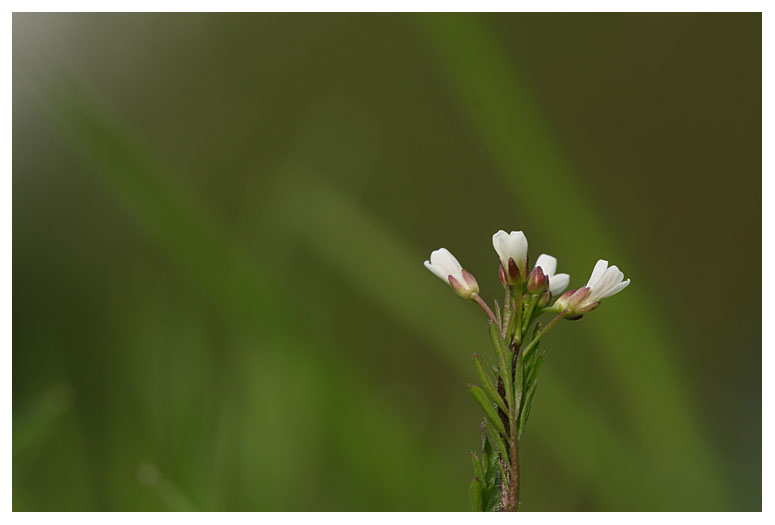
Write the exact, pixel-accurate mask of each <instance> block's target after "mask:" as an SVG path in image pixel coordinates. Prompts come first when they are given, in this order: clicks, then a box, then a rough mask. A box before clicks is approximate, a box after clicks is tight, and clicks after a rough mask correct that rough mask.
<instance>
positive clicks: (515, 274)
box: [506, 257, 522, 284]
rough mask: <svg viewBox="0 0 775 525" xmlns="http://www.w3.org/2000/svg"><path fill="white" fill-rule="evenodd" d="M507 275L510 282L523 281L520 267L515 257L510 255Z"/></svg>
mask: <svg viewBox="0 0 775 525" xmlns="http://www.w3.org/2000/svg"><path fill="white" fill-rule="evenodd" d="M506 275H507V277H508V281H509V284H519V283H521V282H522V273H521V272H520V271H519V267H518V266H517V263H516V261H514V258H513V257H509V268H508V272H506Z"/></svg>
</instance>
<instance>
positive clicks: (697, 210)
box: [13, 13, 761, 511]
mask: <svg viewBox="0 0 775 525" xmlns="http://www.w3.org/2000/svg"><path fill="white" fill-rule="evenodd" d="M13 172H14V173H13V204H14V207H13V233H14V236H13V269H14V274H13V286H14V295H13V314H14V315H13V333H14V337H13V344H14V351H13V506H14V509H15V510H165V509H169V510H188V509H192V510H391V511H392V510H467V509H468V508H469V502H468V496H467V486H468V483H469V481H470V479H471V477H472V473H471V466H470V461H469V457H468V453H469V450H470V449H473V448H477V447H478V443H479V440H480V437H479V429H478V426H479V420H480V417H481V416H480V412H479V409H478V407H477V406H476V405H475V403H474V402H473V401H472V400H471V399H470V398H469V396H468V393H467V392H466V389H465V384H466V383H467V382H473V381H475V379H476V378H475V372H474V369H473V366H472V365H471V354H472V353H473V352H475V351H476V352H480V353H482V354H484V355H488V356H489V353H490V349H489V343H488V337H487V330H486V321H485V317H484V315H483V314H482V313H481V311H479V310H478V309H477V308H476V307H475V305H473V304H472V303H468V302H466V301H462V300H460V299H459V298H457V297H456V296H455V295H454V294H453V293H452V292H451V291H450V290H449V288H448V287H447V286H445V285H444V284H443V283H442V282H440V281H439V280H438V279H437V278H436V277H434V276H433V275H432V274H431V273H429V272H428V271H427V270H426V269H425V268H423V265H422V262H423V260H425V259H426V258H427V256H428V255H429V254H430V252H431V250H433V249H436V248H439V247H440V246H444V247H447V248H449V249H450V250H451V251H452V252H453V253H454V254H455V255H456V256H457V257H458V258H459V259H460V261H461V262H462V263H463V265H464V266H465V267H466V268H468V269H469V270H470V271H471V272H472V273H474V275H476V276H477V278H478V280H479V283H480V286H481V287H482V295H483V296H484V297H485V298H486V299H487V300H492V299H494V298H498V299H500V296H501V289H500V285H499V283H498V281H497V275H496V269H497V258H496V255H495V253H494V251H493V250H492V246H491V242H490V236H491V235H492V234H493V233H494V232H495V231H496V230H498V229H501V228H503V229H506V230H520V229H521V230H524V231H525V232H526V234H527V236H528V239H529V241H530V247H531V255H532V257H533V258H535V257H536V256H537V255H538V254H540V253H542V252H548V253H551V254H553V255H555V256H556V257H557V258H558V259H559V271H563V272H569V273H570V274H571V283H572V286H574V285H575V286H581V285H583V284H585V283H586V280H587V278H588V276H589V272H590V271H591V269H592V266H593V265H594V263H595V261H596V260H597V259H598V258H605V259H608V260H609V261H611V262H612V263H614V264H617V265H619V266H620V268H622V270H623V271H624V272H625V274H626V276H627V277H629V278H631V279H632V285H631V286H630V287H629V288H628V289H627V290H626V291H625V292H624V293H622V294H621V295H618V296H616V297H615V298H612V299H610V300H608V301H605V303H604V304H603V305H602V307H601V308H599V309H598V310H596V311H595V312H593V313H591V314H589V315H587V316H585V317H584V319H583V320H582V321H580V322H575V323H574V322H566V323H564V324H562V325H560V327H559V329H556V330H555V331H554V332H553V333H552V334H550V336H548V339H547V340H546V341H545V344H544V346H545V347H546V348H547V349H548V350H549V355H548V359H547V362H546V364H545V365H544V368H543V370H542V374H541V376H542V377H541V379H540V382H541V386H540V388H539V389H538V392H537V395H536V400H535V404H534V410H533V412H532V417H531V420H530V424H529V426H528V430H527V433H526V434H525V437H524V442H523V445H522V463H523V465H522V475H523V489H522V502H523V503H522V509H523V510H527V511H545V510H554V511H558V510H560V511H571V510H598V511H600V510H760V509H761V315H760V314H759V309H758V305H759V304H760V302H761V288H760V282H761V281H760V275H761V193H760V192H761V16H760V14H758V13H754V14H488V15H473V14H462V15H444V14H441V15H420V14H418V15H408V14H15V15H14V17H13Z"/></svg>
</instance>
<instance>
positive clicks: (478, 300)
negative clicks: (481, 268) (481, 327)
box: [471, 293, 500, 326]
mask: <svg viewBox="0 0 775 525" xmlns="http://www.w3.org/2000/svg"><path fill="white" fill-rule="evenodd" d="M471 298H472V299H473V300H474V301H476V304H478V305H479V306H481V307H482V310H484V311H485V313H487V316H488V317H489V318H490V321H492V322H493V323H495V326H500V324H499V323H498V319H497V318H496V317H495V314H494V313H492V310H490V307H489V306H487V303H485V302H484V301H483V300H482V298H481V297H479V294H476V293H475V294H474V295H473V296H472V297H471Z"/></svg>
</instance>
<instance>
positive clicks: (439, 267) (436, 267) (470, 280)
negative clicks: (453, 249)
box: [424, 248, 479, 299]
mask: <svg viewBox="0 0 775 525" xmlns="http://www.w3.org/2000/svg"><path fill="white" fill-rule="evenodd" d="M424 264H425V267H426V268H428V269H429V270H430V271H432V272H433V273H434V274H436V276H437V277H438V278H439V279H441V280H442V281H445V282H447V283H448V284H449V285H450V286H451V287H452V289H453V290H454V291H455V293H456V294H458V295H459V296H460V297H462V298H464V299H471V298H473V296H474V295H476V294H478V293H479V285H478V284H477V282H476V279H475V278H474V276H473V275H471V274H470V273H468V272H467V271H466V270H464V269H463V267H462V266H460V263H459V262H457V259H455V256H454V255H452V254H451V253H449V250H447V249H446V248H441V249H439V250H436V251H435V252H432V253H431V260H430V261H425V263H424Z"/></svg>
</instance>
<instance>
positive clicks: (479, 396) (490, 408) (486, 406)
mask: <svg viewBox="0 0 775 525" xmlns="http://www.w3.org/2000/svg"><path fill="white" fill-rule="evenodd" d="M468 391H469V392H470V393H471V397H473V398H474V401H476V402H477V403H478V404H479V406H480V407H482V410H483V411H484V415H485V416H487V419H488V420H489V421H490V423H492V425H493V426H494V427H495V428H496V429H498V432H500V433H501V434H503V435H504V436H505V435H506V427H504V426H503V421H501V418H500V416H498V412H497V411H496V410H495V406H494V405H493V404H492V403H491V402H490V400H489V399H488V398H487V394H485V393H484V390H482V389H481V388H479V387H478V386H476V385H468Z"/></svg>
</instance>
